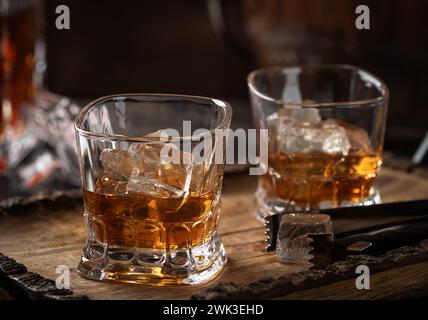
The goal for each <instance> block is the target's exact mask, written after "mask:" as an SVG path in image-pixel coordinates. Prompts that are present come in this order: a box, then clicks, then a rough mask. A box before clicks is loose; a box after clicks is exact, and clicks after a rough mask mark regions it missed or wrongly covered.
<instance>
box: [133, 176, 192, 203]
mask: <svg viewBox="0 0 428 320" xmlns="http://www.w3.org/2000/svg"><path fill="white" fill-rule="evenodd" d="M126 189H127V191H128V193H139V194H145V195H150V196H158V197H166V198H180V197H182V196H183V194H184V190H181V189H178V188H176V187H174V186H172V185H170V184H167V183H164V182H163V181H161V180H158V179H153V178H150V177H148V176H144V175H136V176H132V177H131V179H129V182H128V184H127V186H126Z"/></svg>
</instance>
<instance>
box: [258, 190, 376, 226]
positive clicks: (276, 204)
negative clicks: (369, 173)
mask: <svg viewBox="0 0 428 320" xmlns="http://www.w3.org/2000/svg"><path fill="white" fill-rule="evenodd" d="M255 198H256V206H257V209H256V215H257V219H258V220H260V221H262V222H264V220H265V219H264V218H265V217H268V216H271V215H274V214H277V213H283V212H304V211H308V212H309V211H313V210H318V209H331V208H335V207H354V206H369V205H374V204H380V203H382V200H381V197H380V193H379V190H378V189H377V188H373V189H372V190H371V192H370V196H369V197H368V198H366V199H364V200H363V201H360V202H350V201H342V202H341V203H340V205H339V206H334V205H333V204H332V202H331V201H323V202H322V203H320V204H319V205H318V207H317V208H301V207H299V206H296V205H294V204H293V203H292V202H290V201H285V200H282V199H269V198H268V197H267V196H266V192H265V190H263V188H261V187H259V188H258V189H257V191H256V194H255Z"/></svg>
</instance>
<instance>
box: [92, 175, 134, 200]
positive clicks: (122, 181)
mask: <svg viewBox="0 0 428 320" xmlns="http://www.w3.org/2000/svg"><path fill="white" fill-rule="evenodd" d="M127 183H128V179H127V178H125V177H123V176H122V175H120V174H117V173H115V172H113V171H111V170H106V171H104V172H103V173H102V174H101V175H100V176H99V177H98V179H97V182H96V185H95V191H96V192H99V193H106V194H126V192H127V190H126V185H127Z"/></svg>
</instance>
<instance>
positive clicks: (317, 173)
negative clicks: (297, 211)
mask: <svg viewBox="0 0 428 320" xmlns="http://www.w3.org/2000/svg"><path fill="white" fill-rule="evenodd" d="M380 165H381V157H380V155H379V154H378V153H365V152H361V151H352V150H351V151H350V152H349V154H348V155H346V156H345V155H334V154H327V153H323V152H308V153H294V154H284V153H279V154H278V155H270V157H269V170H268V173H267V174H265V175H264V176H263V177H262V179H261V181H260V183H261V185H260V187H261V188H262V190H263V191H264V193H265V195H266V196H267V197H268V198H270V197H275V198H279V199H281V200H284V201H286V202H287V203H289V204H291V205H292V206H293V207H299V208H302V209H311V208H320V207H335V206H340V205H346V204H352V203H358V202H362V201H364V200H365V199H367V198H368V197H370V195H371V192H372V190H373V183H374V180H375V178H376V175H377V172H378V169H379V167H380Z"/></svg>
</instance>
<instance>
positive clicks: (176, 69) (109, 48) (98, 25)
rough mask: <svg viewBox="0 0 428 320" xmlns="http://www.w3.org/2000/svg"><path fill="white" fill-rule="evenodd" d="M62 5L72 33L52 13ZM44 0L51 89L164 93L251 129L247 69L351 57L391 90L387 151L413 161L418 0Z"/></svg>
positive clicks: (421, 32)
mask: <svg viewBox="0 0 428 320" xmlns="http://www.w3.org/2000/svg"><path fill="white" fill-rule="evenodd" d="M61 4H65V5H67V6H69V8H70V12H71V29H70V30H57V29H56V27H55V19H56V17H57V15H56V14H55V8H56V7H57V6H58V5H61ZM359 4H361V3H360V1H353V0H346V1H345V0H265V1H260V0H243V1H237V0H229V1H227V0H226V1H221V0H218V1H202V0H186V1H184V0H181V1H179V0H169V1H167V0H160V1H137V0H122V1H119V2H118V1H114V0H103V1H83V0H46V2H45V14H46V40H47V60H48V71H47V74H46V85H47V87H48V88H49V89H50V90H52V91H54V92H57V93H60V94H63V95H66V96H70V97H73V98H75V99H78V100H79V101H86V100H87V99H91V98H94V97H98V96H102V95H106V94H113V93H124V92H167V93H182V94H193V95H204V96H212V97H217V98H223V99H226V100H228V101H230V102H231V103H232V105H233V107H234V109H235V114H234V121H235V123H237V122H238V123H239V124H240V125H250V121H251V120H250V106H249V103H248V93H247V86H246V76H247V74H248V72H250V71H251V70H253V69H255V68H259V67H265V66H271V65H293V64H315V63H348V64H355V65H358V66H361V67H363V68H366V69H368V70H370V71H371V72H373V73H375V74H377V75H378V76H380V77H381V78H383V79H384V80H385V82H386V83H387V85H388V86H389V88H390V91H391V100H390V109H389V110H390V111H389V118H388V124H387V134H386V145H385V149H388V150H390V151H393V152H394V153H396V154H400V155H408V156H411V155H412V154H413V152H414V151H415V149H416V148H417V146H418V145H419V143H420V142H421V140H422V139H423V137H424V134H425V132H426V131H427V130H428V109H427V107H426V106H425V102H426V101H428V90H427V89H426V88H425V85H426V83H427V82H428V81H427V80H428V72H427V71H428V63H427V61H426V52H427V49H428V41H427V40H428V32H427V31H428V28H427V27H426V12H428V2H427V1H425V0H419V1H418V0H411V1H408V0H376V1H369V0H366V1H364V4H365V5H367V6H368V7H369V8H370V10H371V21H370V22H371V29H370V30H357V29H356V27H355V19H356V17H357V15H356V14H355V8H356V7H357V6H358V5H359Z"/></svg>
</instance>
